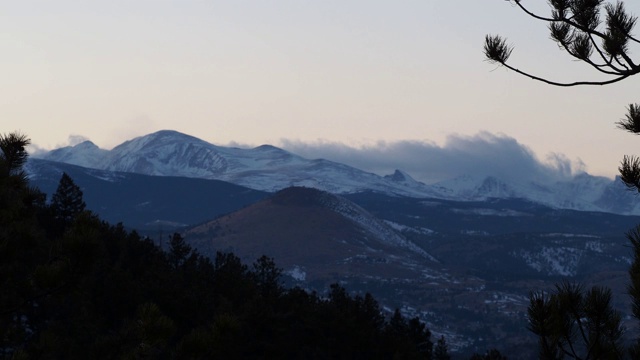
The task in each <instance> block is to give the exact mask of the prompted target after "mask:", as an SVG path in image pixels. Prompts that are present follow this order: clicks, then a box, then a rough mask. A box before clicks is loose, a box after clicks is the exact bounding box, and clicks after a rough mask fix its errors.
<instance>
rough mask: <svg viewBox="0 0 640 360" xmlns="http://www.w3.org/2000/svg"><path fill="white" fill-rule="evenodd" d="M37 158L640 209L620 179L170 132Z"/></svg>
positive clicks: (342, 189)
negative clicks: (336, 156)
mask: <svg viewBox="0 0 640 360" xmlns="http://www.w3.org/2000/svg"><path fill="white" fill-rule="evenodd" d="M37 157H39V158H41V159H45V160H50V161H56V162H63V163H68V164H73V165H78V166H82V167H86V168H93V169H100V170H107V171H116V172H128V173H136V174H144V175H154V176H180V177H189V178H201V179H215V180H222V181H226V182H230V183H233V184H236V185H241V186H245V187H248V188H251V189H254V190H259V191H266V192H275V191H279V190H281V189H284V188H286V187H290V186H305V187H311V188H316V189H319V190H324V191H328V192H330V193H334V194H348V193H357V192H361V191H376V192H380V193H384V194H390V195H399V196H410V197H428V198H437V199H447V200H457V201H478V200H486V199H489V198H502V199H508V198H521V199H527V200H530V201H533V202H536V203H539V204H543V205H546V206H550V207H553V208H558V209H573V210H582V211H603V212H611V213H617V214H627V215H639V214H640V202H638V201H636V200H637V198H636V197H635V196H634V195H633V194H631V193H630V192H628V191H627V190H626V188H625V187H624V185H623V184H622V182H621V181H620V180H619V179H617V178H616V179H615V180H610V179H608V178H605V177H597V176H592V175H589V174H587V173H581V174H579V175H577V176H574V177H572V178H571V179H567V180H562V181H558V180H554V181H551V180H550V181H547V182H539V181H537V182H536V181H530V182H513V181H510V180H508V179H499V178H497V177H494V176H481V177H478V176H473V175H464V176H460V177H457V178H454V179H449V180H445V181H441V182H438V183H435V184H424V183H422V182H420V181H416V180H415V179H413V178H412V177H411V176H410V175H409V174H407V173H406V172H403V171H402V170H396V171H395V172H394V173H393V174H389V175H386V176H380V175H377V174H373V173H371V172H367V171H363V170H360V169H357V168H354V167H351V166H348V165H345V164H341V163H337V162H332V161H329V160H325V159H305V158H303V157H301V156H298V155H295V154H292V153H290V152H288V151H285V150H283V149H280V148H277V147H274V146H270V145H262V146H258V147H255V148H251V149H241V148H233V147H222V146H216V145H213V144H210V143H208V142H206V141H203V140H200V139H198V138H195V137H192V136H189V135H185V134H182V133H179V132H176V131H170V130H163V131H158V132H155V133H152V134H149V135H146V136H141V137H137V138H135V139H132V140H129V141H126V142H124V143H122V144H120V145H118V146H116V147H114V148H113V149H112V150H104V149H100V148H98V147H97V146H96V145H95V144H93V143H92V142H90V141H85V142H82V143H80V144H78V145H75V146H68V147H63V148H59V149H55V150H52V151H49V152H46V153H42V154H39V155H37Z"/></svg>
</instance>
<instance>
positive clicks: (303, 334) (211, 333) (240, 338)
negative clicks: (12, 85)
mask: <svg viewBox="0 0 640 360" xmlns="http://www.w3.org/2000/svg"><path fill="white" fill-rule="evenodd" d="M27 144H28V139H27V138H26V137H25V136H22V135H19V134H10V135H6V136H4V135H3V136H1V137H0V145H1V149H2V152H0V274H2V276H1V277H0V288H1V289H2V291H0V357H1V358H7V359H25V358H51V359H62V358H65V359H75V358H82V359H86V358H110V359H113V358H181V359H184V358H194V359H195V358H201V359H204V358H214V357H221V358H306V359H313V358H316V359H325V358H395V357H398V356H399V357H400V358H430V357H431V353H432V348H433V346H432V342H431V339H430V332H429V331H428V330H427V329H426V328H425V325H424V324H423V323H421V322H420V321H419V320H418V319H406V318H404V317H403V316H402V315H401V314H400V313H399V312H397V311H396V313H395V314H394V315H393V316H392V317H390V318H389V319H385V317H384V315H383V313H382V311H381V308H380V307H379V305H378V303H377V302H376V300H375V299H373V297H372V296H370V295H368V294H366V295H364V296H351V295H349V293H348V292H347V291H346V289H344V288H343V287H341V286H339V285H334V286H332V287H331V289H330V291H329V292H328V294H327V295H326V296H320V295H318V294H316V293H308V292H306V291H304V290H302V289H299V288H293V289H285V288H284V287H283V286H282V284H281V282H280V269H278V267H277V266H276V265H275V264H274V263H273V261H272V260H271V259H269V258H267V257H261V258H259V259H258V260H256V262H255V263H254V264H252V265H251V266H248V265H245V264H242V263H241V261H240V259H239V258H238V257H236V256H235V255H233V254H230V253H218V254H217V255H216V256H215V258H213V259H209V258H205V257H203V256H200V255H199V254H198V253H197V252H196V251H194V250H192V249H191V248H190V247H189V246H188V245H186V244H185V242H184V240H183V239H182V237H181V236H180V235H179V234H174V235H173V236H172V237H171V239H170V248H169V249H168V251H166V252H164V251H162V250H161V249H160V248H158V247H157V246H155V245H154V244H153V242H151V241H150V240H148V239H143V238H141V237H140V236H139V235H138V234H137V233H135V232H127V231H125V230H124V228H123V227H122V226H121V225H111V224H108V223H106V222H104V221H101V220H100V219H99V218H98V217H97V216H96V215H94V214H92V213H91V212H90V211H88V210H84V202H83V201H82V192H81V191H80V189H79V188H78V187H77V186H75V184H74V183H73V180H72V179H71V178H69V177H67V176H64V177H63V179H61V182H60V186H59V187H58V191H57V192H56V194H55V195H54V197H53V200H54V201H52V202H51V203H49V202H47V201H46V199H45V196H44V195H43V194H42V193H41V192H40V191H39V190H38V189H35V188H32V187H30V186H29V183H28V180H27V177H26V175H25V173H24V171H23V170H22V166H23V164H24V162H25V161H26V158H27V154H26V152H25V150H24V147H25V146H26V145H27ZM439 349H440V350H439V351H441V350H442V347H440V348H439Z"/></svg>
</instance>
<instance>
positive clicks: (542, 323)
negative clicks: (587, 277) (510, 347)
mask: <svg viewBox="0 0 640 360" xmlns="http://www.w3.org/2000/svg"><path fill="white" fill-rule="evenodd" d="M528 315H529V330H531V332H533V333H534V334H536V335H537V336H538V340H539V350H540V354H539V355H540V358H541V359H557V358H561V357H563V356H566V357H568V358H570V359H584V360H587V359H621V358H623V357H624V355H623V354H624V349H623V346H622V333H623V329H622V324H621V319H622V318H621V316H620V314H619V313H618V312H617V311H616V310H614V309H613V307H612V305H611V290H610V289H606V288H601V287H593V288H591V289H590V290H585V289H584V288H583V287H582V286H581V285H576V284H570V283H567V282H565V283H562V284H560V285H556V290H555V291H554V292H553V293H552V294H546V293H544V292H534V293H532V294H531V296H530V305H529V308H528Z"/></svg>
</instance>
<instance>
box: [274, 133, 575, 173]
mask: <svg viewBox="0 0 640 360" xmlns="http://www.w3.org/2000/svg"><path fill="white" fill-rule="evenodd" d="M281 146H282V147H283V148H284V149H286V150H288V151H290V152H293V153H295V154H298V155H301V156H303V157H306V158H310V159H314V158H324V159H327V160H331V161H336V162H341V163H345V164H347V165H351V166H354V167H357V168H359V169H362V170H366V171H370V172H373V173H376V174H379V175H385V174H390V173H392V172H393V171H394V170H395V169H400V170H403V171H406V172H407V173H409V174H410V175H411V176H413V177H414V178H415V179H417V180H420V181H423V182H425V183H434V182H437V181H440V180H445V179H451V178H455V177H457V176H461V175H477V176H488V175H492V176H496V177H498V178H501V179H504V180H512V181H518V182H528V181H532V180H533V181H538V182H546V181H555V180H561V179H567V178H570V177H572V176H573V175H575V174H577V173H580V172H583V171H584V170H585V166H584V163H582V161H580V160H576V161H572V160H570V159H568V158H567V157H566V156H564V155H563V154H557V153H552V154H549V155H548V156H547V157H546V158H545V161H541V160H540V159H538V158H537V156H536V155H535V154H534V153H533V151H531V149H529V148H528V147H527V146H525V145H523V144H520V143H519V142H518V141H517V140H516V139H514V138H512V137H509V136H506V135H495V134H491V133H488V132H481V133H478V134H476V135H474V136H461V135H450V136H448V137H447V139H446V141H445V143H444V145H441V146H440V145H438V144H435V143H433V142H428V141H408V140H405V141H395V142H383V141H380V142H377V143H375V144H371V145H365V146H361V147H351V146H348V145H345V144H342V143H336V142H327V141H316V142H313V143H304V142H300V141H292V140H287V139H284V140H281Z"/></svg>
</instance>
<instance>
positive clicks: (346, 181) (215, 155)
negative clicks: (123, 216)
mask: <svg viewBox="0 0 640 360" xmlns="http://www.w3.org/2000/svg"><path fill="white" fill-rule="evenodd" d="M91 145H92V144H88V143H87V142H84V143H81V144H78V145H76V146H73V147H66V148H62V149H57V150H54V151H51V152H49V153H47V154H45V155H44V156H42V158H43V159H45V160H51V161H60V162H65V163H69V164H74V165H78V166H83V167H90V168H97V169H103V170H111V171H121V172H132V173H139V174H145V175H161V176H185V177H197V178H204V179H217V180H224V181H228V182H231V183H234V184H237V185H242V186H246V187H249V188H252V189H256V190H262V191H270V192H275V191H278V190H281V189H283V188H286V187H289V186H307V187H313V188H316V189H320V190H324V191H329V192H332V193H352V192H358V191H363V190H375V191H380V192H384V193H392V194H398V195H408V196H426V195H428V194H429V188H428V187H427V186H425V185H424V184H421V183H418V182H416V181H413V183H412V184H411V185H410V186H407V183H406V182H397V181H393V180H387V179H385V178H383V177H381V176H378V175H376V174H373V173H369V172H366V171H362V170H359V169H356V168H353V167H350V166H347V165H344V164H340V163H336V162H332V161H328V160H324V159H314V160H309V159H305V158H302V157H300V156H297V155H295V154H292V153H289V152H287V151H285V150H282V149H279V148H276V147H274V146H270V145H262V146H258V147H256V148H253V149H240V148H229V147H221V146H216V145H213V144H210V143H207V142H205V141H203V140H200V139H197V138H195V137H192V136H189V135H185V134H181V133H178V132H175V131H166V130H165V131H159V132H156V133H153V134H150V135H147V136H142V137H138V138H135V139H133V140H130V141H127V142H125V143H123V144H121V145H118V146H116V147H115V148H113V149H112V150H110V151H104V150H103V152H97V151H96V150H95V149H94V148H93V147H92V146H91ZM87 149H89V150H90V151H87Z"/></svg>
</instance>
